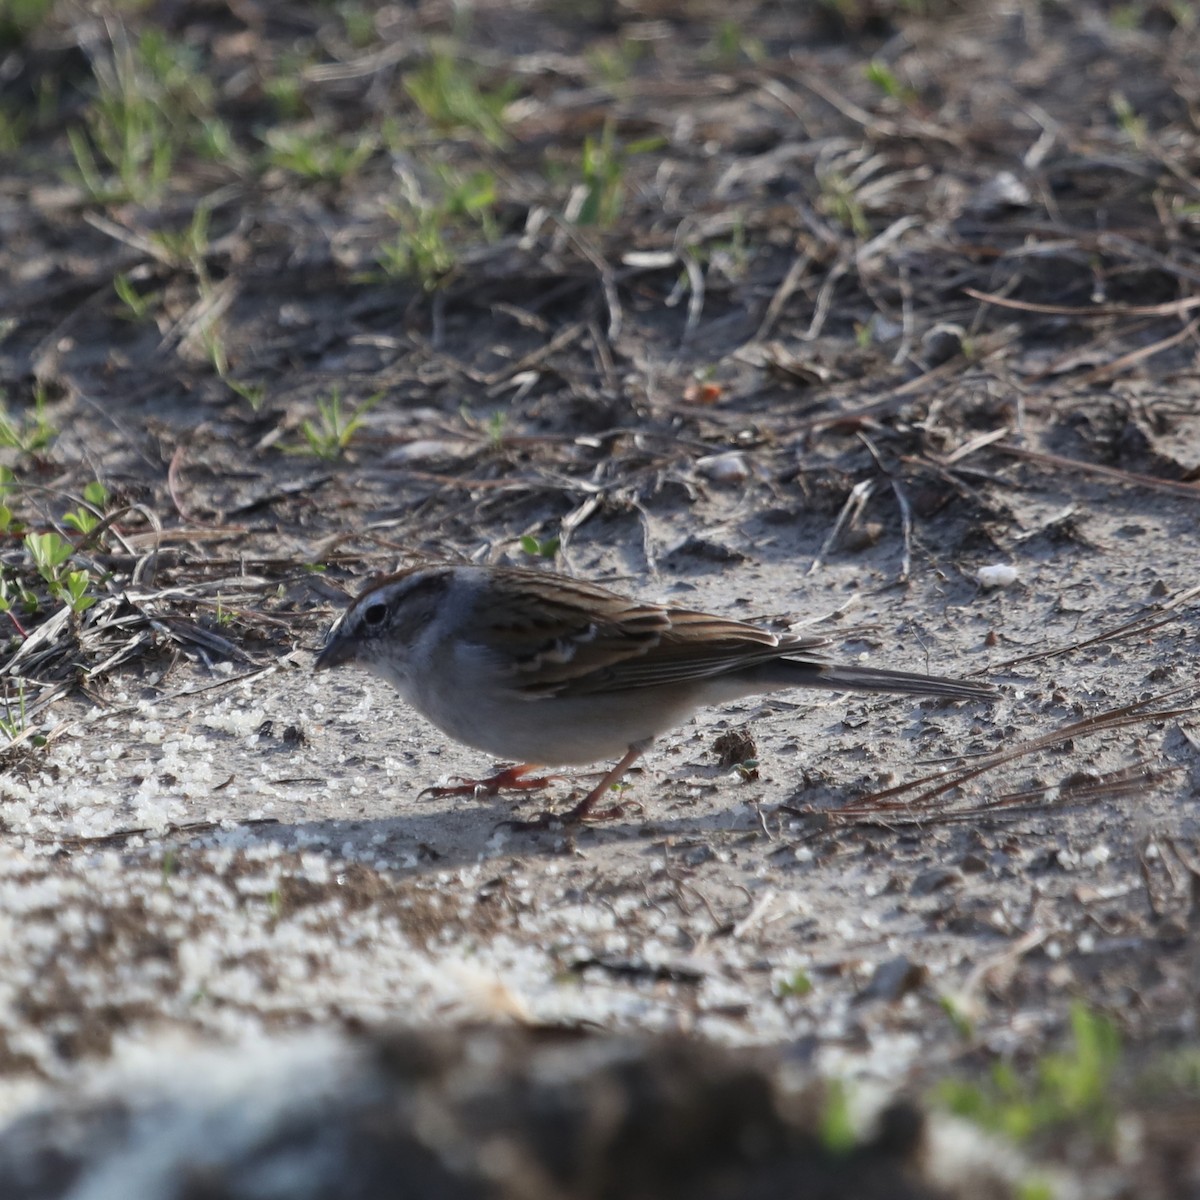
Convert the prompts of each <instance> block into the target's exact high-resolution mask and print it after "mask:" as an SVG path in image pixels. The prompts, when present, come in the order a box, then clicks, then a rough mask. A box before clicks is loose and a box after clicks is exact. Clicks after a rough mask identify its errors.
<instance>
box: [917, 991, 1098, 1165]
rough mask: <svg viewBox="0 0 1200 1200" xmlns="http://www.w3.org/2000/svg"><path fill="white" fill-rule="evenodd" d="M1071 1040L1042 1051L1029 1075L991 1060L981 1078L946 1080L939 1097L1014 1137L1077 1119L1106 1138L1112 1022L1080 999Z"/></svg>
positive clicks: (1019, 1138)
mask: <svg viewBox="0 0 1200 1200" xmlns="http://www.w3.org/2000/svg"><path fill="white" fill-rule="evenodd" d="M1071 1033H1072V1046H1071V1048H1070V1050H1068V1051H1066V1052H1064V1053H1061V1054H1047V1055H1045V1056H1043V1057H1042V1058H1041V1059H1040V1060H1039V1061H1038V1062H1037V1064H1036V1066H1035V1068H1034V1071H1033V1075H1032V1078H1028V1079H1023V1078H1021V1077H1019V1076H1018V1075H1017V1073H1016V1071H1015V1070H1014V1069H1013V1068H1012V1066H1011V1065H1010V1064H1008V1063H997V1064H996V1065H995V1066H994V1067H993V1068H992V1073H991V1079H990V1080H989V1081H988V1082H987V1083H986V1084H982V1085H981V1084H976V1083H972V1082H967V1081H964V1080H947V1081H945V1082H944V1083H943V1084H942V1085H941V1086H940V1087H939V1088H938V1089H937V1092H936V1094H937V1096H938V1099H939V1100H940V1102H941V1103H942V1104H943V1105H944V1106H945V1107H947V1108H949V1109H950V1110H951V1111H953V1112H956V1113H957V1114H958V1115H959V1116H962V1117H966V1118H968V1119H969V1120H972V1121H974V1122H976V1123H977V1124H979V1125H982V1126H983V1127H984V1128H986V1129H991V1130H994V1131H996V1132H999V1133H1003V1134H1006V1135H1007V1136H1008V1137H1011V1138H1013V1139H1014V1140H1017V1141H1023V1140H1025V1139H1027V1138H1029V1137H1031V1136H1032V1135H1033V1134H1035V1133H1039V1132H1043V1131H1045V1130H1047V1129H1051V1128H1053V1127H1055V1126H1060V1125H1065V1124H1067V1123H1069V1122H1082V1123H1084V1124H1085V1125H1087V1126H1088V1127H1089V1128H1090V1129H1091V1130H1092V1132H1093V1133H1094V1134H1096V1135H1097V1136H1099V1137H1102V1138H1104V1139H1107V1138H1108V1137H1109V1136H1110V1135H1111V1133H1112V1129H1113V1125H1114V1123H1115V1120H1116V1115H1115V1112H1114V1109H1113V1107H1112V1102H1111V1099H1110V1085H1111V1081H1112V1076H1113V1073H1114V1071H1115V1070H1116V1066H1117V1062H1118V1060H1119V1057H1120V1039H1119V1037H1118V1035H1117V1031H1116V1028H1115V1027H1114V1026H1113V1024H1112V1023H1111V1022H1110V1021H1109V1020H1107V1018H1105V1017H1103V1016H1100V1015H1099V1014H1096V1013H1093V1012H1091V1011H1089V1010H1088V1009H1087V1008H1086V1007H1085V1006H1084V1005H1083V1004H1080V1003H1076V1004H1074V1005H1072V1007H1071Z"/></svg>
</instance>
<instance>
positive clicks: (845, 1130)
mask: <svg viewBox="0 0 1200 1200" xmlns="http://www.w3.org/2000/svg"><path fill="white" fill-rule="evenodd" d="M820 1134H821V1144H822V1145H823V1146H824V1147H825V1149H826V1150H828V1151H829V1152H830V1153H831V1154H836V1155H843V1154H849V1153H850V1151H851V1150H853V1149H854V1147H855V1145H856V1144H857V1143H858V1134H857V1132H856V1130H855V1128H854V1120H853V1117H852V1115H851V1112H850V1093H849V1090H848V1088H847V1086H846V1084H844V1083H843V1082H842V1081H841V1080H839V1079H827V1080H826V1081H825V1103H824V1105H823V1107H822V1109H821V1127H820Z"/></svg>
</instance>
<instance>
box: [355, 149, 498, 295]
mask: <svg viewBox="0 0 1200 1200" xmlns="http://www.w3.org/2000/svg"><path fill="white" fill-rule="evenodd" d="M438 177H439V182H440V184H441V186H442V189H443V190H442V194H441V196H440V198H439V199H437V200H436V201H430V200H427V199H426V198H425V197H423V196H420V195H417V194H416V189H415V188H410V189H409V192H410V195H409V196H408V197H407V201H406V203H405V204H404V205H402V206H401V205H393V206H391V207H390V208H389V210H388V213H389V215H390V216H391V217H392V219H393V220H394V221H395V222H396V225H397V227H398V232H397V234H396V236H395V237H394V238H392V239H390V240H389V241H386V242H384V243H383V244H382V245H381V246H380V248H379V252H378V255H377V258H376V261H377V262H378V263H379V266H380V268H381V269H382V270H383V273H384V275H385V276H386V277H387V278H389V279H398V278H401V279H406V278H415V279H417V280H418V281H419V282H420V283H421V286H422V287H424V288H425V290H426V291H432V290H433V289H434V288H436V287H437V285H438V284H439V283H440V282H441V280H442V279H444V278H445V276H446V275H447V274H448V273H449V272H450V271H451V270H452V269H453V267H454V264H455V262H456V261H457V259H456V256H455V253H454V249H453V247H452V245H451V237H452V236H453V234H454V232H455V231H456V229H457V228H458V227H460V226H469V227H474V228H478V229H480V230H481V231H482V232H483V236H484V237H485V238H486V239H487V240H488V241H492V240H494V238H495V236H496V221H495V218H494V216H493V215H492V214H493V210H494V208H495V204H496V180H495V177H494V176H493V175H492V174H491V172H490V171H475V172H473V173H472V174H471V175H469V176H466V177H460V176H457V175H455V174H454V173H453V172H451V171H449V170H446V169H442V170H440V171H439V172H438Z"/></svg>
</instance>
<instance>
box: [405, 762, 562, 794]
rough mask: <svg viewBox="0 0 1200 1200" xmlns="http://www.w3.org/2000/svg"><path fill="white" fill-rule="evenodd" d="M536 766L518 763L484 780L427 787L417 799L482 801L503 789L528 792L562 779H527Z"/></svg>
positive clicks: (543, 776)
mask: <svg viewBox="0 0 1200 1200" xmlns="http://www.w3.org/2000/svg"><path fill="white" fill-rule="evenodd" d="M536 765H537V764H536V763H518V764H517V765H515V766H511V767H504V768H502V769H501V770H499V771H497V772H496V774H495V775H489V776H488V777H487V778H486V779H463V781H462V783H460V784H456V785H455V786H454V787H427V788H424V789H423V790H422V791H421V792H420V794H419V795H418V797H417V798H418V799H420V797H421V796H477V797H479V798H480V799H483V798H485V797H487V796H494V795H496V793H497V792H499V791H501V790H502V789H505V788H508V789H512V790H516V791H529V790H531V789H533V788H544V787H548V786H549V785H550V784H551V783H553V782H554V780H556V779H561V778H562V776H561V775H538V776H535V777H534V778H533V779H527V778H526V775H528V773H529V772H530V771H532V770H535V769H536ZM460 778H461V776H460Z"/></svg>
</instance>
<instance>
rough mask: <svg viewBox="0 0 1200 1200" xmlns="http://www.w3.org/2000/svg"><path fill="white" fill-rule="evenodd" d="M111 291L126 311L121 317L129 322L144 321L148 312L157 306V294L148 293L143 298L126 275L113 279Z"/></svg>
mask: <svg viewBox="0 0 1200 1200" xmlns="http://www.w3.org/2000/svg"><path fill="white" fill-rule="evenodd" d="M113 291H114V292H116V293H117V297H118V298H119V299H120V301H121V303H122V304H124V305H125V308H126V311H125V312H124V313H123V314H122V316H124V317H125V318H126V320H129V321H144V320H145V319H146V317H147V316H148V315H149V313H150V310H151V309H153V308H154V307H155V306H156V305H157V304H158V298H159V297H158V293H157V292H149V293H147V294H146V295H145V296H143V295H142V294H141V293H140V292H139V291H138V290H137V288H136V287H135V286H134V283H133V280H132V279H130V278H129V276H128V275H124V274H122V275H117V276H116V277H115V278H114V279H113Z"/></svg>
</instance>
